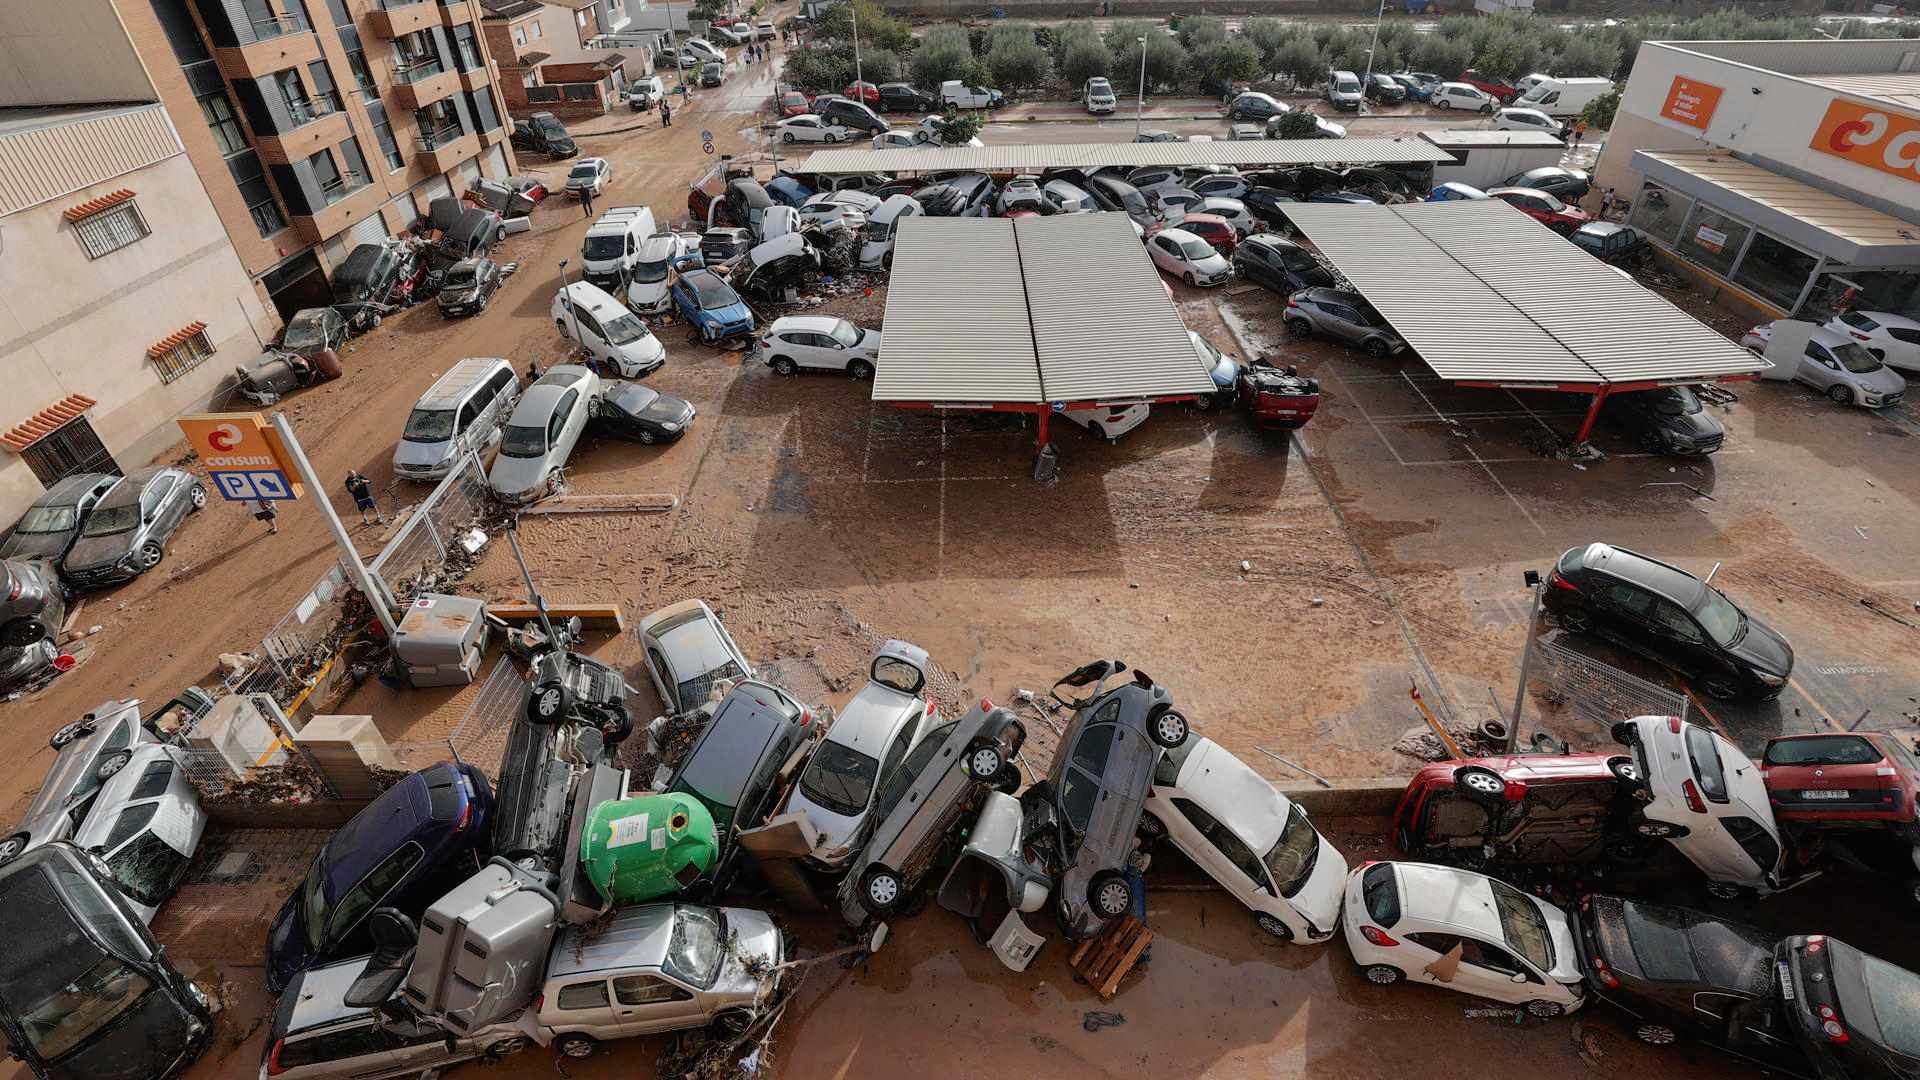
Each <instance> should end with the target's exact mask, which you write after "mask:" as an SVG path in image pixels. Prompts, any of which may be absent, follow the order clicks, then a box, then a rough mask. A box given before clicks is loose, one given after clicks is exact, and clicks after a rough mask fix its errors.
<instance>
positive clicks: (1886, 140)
mask: <svg viewBox="0 0 1920 1080" xmlns="http://www.w3.org/2000/svg"><path fill="white" fill-rule="evenodd" d="M1808 145H1809V146H1811V147H1812V148H1813V149H1815V150H1818V151H1820V152H1821V153H1823V154H1831V155H1833V156H1834V157H1837V158H1841V159H1844V160H1846V161H1851V162H1853V163H1854V164H1855V165H1865V166H1866V167H1867V168H1869V169H1878V170H1879V171H1881V172H1883V173H1892V174H1893V175H1895V176H1898V177H1900V178H1901V179H1904V180H1912V181H1914V182H1916V183H1920V117H1914V116H1908V115H1906V114H1904V113H1897V112H1890V111H1888V110H1886V109H1879V108H1875V107H1873V106H1870V105H1862V104H1860V103H1859V102H1857V101H1848V100H1846V99H1845V98H1835V99H1833V103H1832V104H1830V105H1828V106H1827V115H1826V117H1825V118H1824V119H1822V120H1821V121H1820V126H1819V127H1818V128H1816V129H1815V130H1814V133H1813V142H1811V143H1809V144H1808Z"/></svg>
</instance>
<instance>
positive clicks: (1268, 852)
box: [1140, 738, 1347, 943]
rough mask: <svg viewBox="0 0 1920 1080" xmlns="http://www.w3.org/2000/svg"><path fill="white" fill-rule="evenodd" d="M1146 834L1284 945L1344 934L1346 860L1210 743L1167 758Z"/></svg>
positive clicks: (1157, 778) (1150, 800)
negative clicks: (1168, 846) (1188, 862)
mask: <svg viewBox="0 0 1920 1080" xmlns="http://www.w3.org/2000/svg"><path fill="white" fill-rule="evenodd" d="M1140 825H1141V828H1142V830H1143V831H1146V832H1148V833H1149V834H1151V833H1153V832H1155V831H1160V832H1164V833H1165V835H1166V837H1167V839H1169V840H1171V841H1172V842H1173V846H1174V847H1177V848H1179V849H1180V851H1181V853H1182V854H1184V855H1186V856H1187V858H1189V859H1192V860H1193V861H1194V863H1195V864H1196V865H1198V866H1199V867H1200V869H1202V870H1205V871H1206V872H1207V875H1208V876H1209V877H1211V878H1213V880H1214V881H1216V882H1218V883H1219V884H1220V886H1221V887H1222V888H1224V889H1226V890H1227V892H1229V893H1231V894H1232V895H1233V897H1234V898H1235V899H1236V900H1239V901H1240V902H1241V903H1242V904H1245V905H1246V906H1247V907H1248V908H1249V909H1250V910H1251V911H1252V912H1253V920H1254V922H1255V923H1257V924H1259V926H1260V929H1262V930H1265V931H1266V932H1267V933H1269V934H1271V935H1273V936H1274V937H1276V938H1279V939H1280V940H1281V941H1295V942H1304V943H1311V942H1318V941H1325V940H1327V939H1328V938H1330V937H1332V936H1333V933H1334V931H1335V930H1336V929H1337V928H1338V927H1339V925H1340V897H1341V894H1342V893H1343V892H1344V891H1345V890H1346V882H1347V860H1346V859H1345V858H1344V857H1343V856H1342V855H1341V854H1340V852H1339V850H1338V849H1336V848H1335V847H1334V846H1333V845H1332V844H1330V843H1328V842H1327V838H1326V837H1324V836H1321V835H1320V833H1319V831H1318V830H1316V829H1315V828H1314V827H1313V824H1312V823H1311V822H1309V821H1308V820H1307V812H1306V811H1305V810H1302V809H1300V806H1299V804H1297V803H1295V802H1293V801H1292V800H1291V799H1288V798H1287V797H1286V796H1285V795H1282V794H1280V793H1279V792H1278V791H1275V790H1274V787H1273V785H1272V784H1270V783H1268V782H1267V780H1266V778H1264V777H1262V776H1261V775H1260V774H1259V773H1257V772H1254V771H1253V770H1252V769H1251V768H1248V767H1247V764H1246V762H1244V761H1241V760H1240V759H1239V758H1237V757H1234V756H1233V755H1232V754H1230V753H1228V752H1227V751H1226V749H1225V748H1224V747H1222V746H1220V744H1218V743H1216V742H1214V741H1213V740H1212V739H1204V738H1196V739H1188V740H1187V741H1186V742H1184V743H1182V744H1180V745H1179V746H1177V747H1175V748H1173V749H1172V750H1168V751H1167V752H1166V753H1165V754H1164V755H1162V756H1161V758H1160V763H1159V765H1157V766H1155V768H1154V776H1153V786H1152V787H1151V788H1149V789H1148V790H1147V801H1146V814H1145V815H1143V816H1142V817H1141V819H1140Z"/></svg>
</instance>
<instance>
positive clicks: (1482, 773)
mask: <svg viewBox="0 0 1920 1080" xmlns="http://www.w3.org/2000/svg"><path fill="white" fill-rule="evenodd" d="M1453 786H1454V789H1455V790H1456V791H1458V792H1460V794H1462V795H1464V796H1466V797H1467V798H1469V799H1471V800H1473V801H1474V802H1477V803H1480V804H1482V805H1487V806H1498V805H1500V804H1501V803H1502V802H1505V801H1506V798H1507V782H1506V780H1505V779H1504V778H1502V777H1501V775H1500V774H1499V773H1497V772H1494V771H1493V770H1492V769H1489V768H1486V767H1484V766H1480V765H1462V766H1460V767H1459V768H1457V769H1455V770H1453Z"/></svg>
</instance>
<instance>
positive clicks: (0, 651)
mask: <svg viewBox="0 0 1920 1080" xmlns="http://www.w3.org/2000/svg"><path fill="white" fill-rule="evenodd" d="M0 589H5V590H6V592H5V594H4V596H0V690H3V689H10V688H12V687H13V686H15V685H16V684H19V683H22V682H25V681H27V680H29V679H32V678H34V677H35V676H37V675H39V674H40V673H41V672H43V671H45V670H46V669H47V668H48V667H50V666H51V665H52V664H53V658H54V656H55V655H57V654H58V652H59V649H58V648H56V647H55V646H54V643H53V639H54V637H55V635H57V634H59V633H60V626H61V624H62V623H64V622H65V621H66V618H67V587H66V585H64V584H63V583H62V582H61V581H60V575H59V573H58V572H57V571H55V570H54V568H53V564H51V563H48V562H46V561H44V560H41V559H6V560H4V561H0Z"/></svg>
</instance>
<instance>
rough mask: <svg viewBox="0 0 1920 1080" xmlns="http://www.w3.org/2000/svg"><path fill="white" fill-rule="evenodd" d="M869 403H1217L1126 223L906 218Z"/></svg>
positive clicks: (1071, 218) (1080, 218)
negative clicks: (1208, 398) (1199, 398)
mask: <svg viewBox="0 0 1920 1080" xmlns="http://www.w3.org/2000/svg"><path fill="white" fill-rule="evenodd" d="M896 229H897V239H896V240H895V243H894V251H893V276H892V280H891V282H890V283H889V285H888V287H887V309H886V314H885V321H884V322H883V323H882V325H881V329H882V331H883V332H884V333H885V335H886V345H885V348H884V350H883V352H882V353H881V356H880V360H879V363H878V364H877V365H876V370H875V372H874V380H873V400H875V401H893V402H912V403H916V404H921V403H924V404H935V405H940V404H954V405H964V404H972V405H991V404H1026V405H1038V404H1041V403H1050V402H1063V403H1064V402H1122V401H1153V400H1157V399H1161V398H1170V397H1186V396H1194V395H1199V394H1208V393H1212V392H1213V390H1214V385H1213V377H1212V375H1211V373H1209V371H1208V370H1207V365H1206V364H1205V362H1203V361H1202V360H1201V359H1200V356H1199V354H1198V353H1197V352H1195V351H1194V348H1193V340H1192V339H1191V338H1189V337H1188V336H1187V328H1186V324H1185V323H1184V322H1182V321H1181V319H1180V313H1179V311H1178V310H1177V309H1176V308H1175V307H1174V304H1173V300H1172V298H1171V297H1170V296H1169V295H1168V293H1167V287H1166V284H1165V283H1164V282H1162V281H1161V280H1160V273H1159V271H1158V270H1156V269H1154V266H1153V263H1152V261H1151V260H1149V259H1148V258H1147V253H1146V249H1145V248H1143V247H1142V246H1141V244H1140V241H1139V239H1138V238H1137V237H1136V236H1135V235H1134V232H1133V226H1132V224H1131V223H1130V222H1129V221H1128V220H1127V217H1126V215H1125V214H1062V215H1058V216H1054V217H1034V218H1015V219H1006V218H928V217H912V218H906V219H904V220H902V221H901V222H900V223H899V225H898V226H896Z"/></svg>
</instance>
